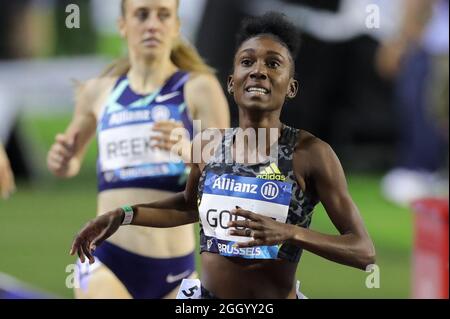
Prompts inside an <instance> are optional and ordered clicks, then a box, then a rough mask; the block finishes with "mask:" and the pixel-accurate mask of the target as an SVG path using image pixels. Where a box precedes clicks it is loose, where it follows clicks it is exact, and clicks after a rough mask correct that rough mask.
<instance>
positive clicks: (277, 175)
mask: <svg viewBox="0 0 450 319" xmlns="http://www.w3.org/2000/svg"><path fill="white" fill-rule="evenodd" d="M256 178H261V179H268V180H272V181H273V180H276V181H281V182H284V181H286V176H284V175H283V174H282V173H281V172H280V169H279V168H278V166H277V165H276V164H275V163H272V164H270V166H267V167H266V168H264V169H262V170H261V172H259V175H258V176H256Z"/></svg>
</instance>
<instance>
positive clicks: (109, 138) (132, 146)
mask: <svg viewBox="0 0 450 319" xmlns="http://www.w3.org/2000/svg"><path fill="white" fill-rule="evenodd" d="M152 127H153V123H145V124H135V125H129V126H121V127H117V128H111V129H108V130H104V131H101V132H100V133H99V136H98V141H99V159H100V165H101V169H102V172H105V171H113V170H117V169H121V168H126V167H138V166H144V165H147V164H157V163H167V162H174V159H175V160H177V161H178V162H181V158H179V157H175V156H173V155H172V156H171V154H170V152H169V151H164V150H161V149H158V148H152V145H151V140H150V139H151V137H152V136H154V135H156V134H157V133H156V132H153V131H152Z"/></svg>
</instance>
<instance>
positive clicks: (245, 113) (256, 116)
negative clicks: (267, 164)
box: [239, 109, 283, 160]
mask: <svg viewBox="0 0 450 319" xmlns="http://www.w3.org/2000/svg"><path fill="white" fill-rule="evenodd" d="M239 127H240V128H241V129H242V130H244V131H245V130H247V129H252V130H253V132H255V137H256V141H255V142H256V144H255V145H257V146H258V147H257V148H258V150H255V151H257V152H258V155H257V156H258V158H260V159H261V160H265V159H266V156H268V155H269V154H271V150H272V147H273V146H274V143H277V142H278V139H279V137H280V135H281V130H282V127H283V124H282V123H281V121H280V112H261V111H257V112H256V111H254V110H252V111H249V110H245V109H239ZM261 129H263V130H261ZM274 129H275V131H274ZM274 133H275V134H277V135H276V136H273V134H274ZM261 134H263V135H261ZM260 139H264V141H265V142H263V143H262V144H260ZM243 143H244V147H245V149H246V150H247V151H249V152H250V153H251V152H252V151H253V150H252V149H251V148H252V147H251V146H250V145H248V142H247V140H246V139H244V141H243ZM261 145H265V146H266V149H265V152H264V151H263V150H262V149H260V148H259V147H260V146H261ZM264 153H265V154H264Z"/></svg>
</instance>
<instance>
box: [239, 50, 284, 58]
mask: <svg viewBox="0 0 450 319" xmlns="http://www.w3.org/2000/svg"><path fill="white" fill-rule="evenodd" d="M242 53H255V49H245V50H242V51H241V52H239V54H242ZM267 54H270V55H277V56H279V57H281V58H283V59H284V56H283V55H282V54H281V53H279V52H276V51H267Z"/></svg>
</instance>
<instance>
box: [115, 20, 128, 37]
mask: <svg viewBox="0 0 450 319" xmlns="http://www.w3.org/2000/svg"><path fill="white" fill-rule="evenodd" d="M117 27H118V29H119V33H120V36H121V37H122V38H123V39H125V38H126V37H127V31H126V27H125V19H124V17H122V16H120V17H119V19H118V20H117Z"/></svg>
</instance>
